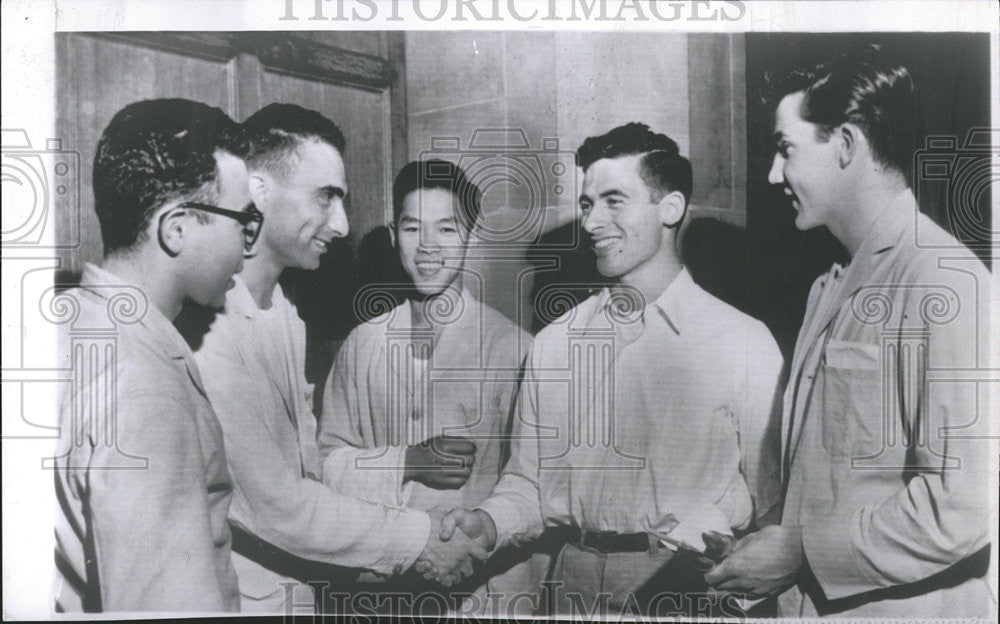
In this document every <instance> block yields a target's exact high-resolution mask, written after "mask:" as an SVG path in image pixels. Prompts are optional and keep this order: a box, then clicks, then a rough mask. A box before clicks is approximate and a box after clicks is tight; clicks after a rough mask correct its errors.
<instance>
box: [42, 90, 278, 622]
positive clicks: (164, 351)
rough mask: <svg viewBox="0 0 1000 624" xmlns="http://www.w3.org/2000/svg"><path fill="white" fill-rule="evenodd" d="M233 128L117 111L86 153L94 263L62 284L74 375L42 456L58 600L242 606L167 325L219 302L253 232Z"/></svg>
mask: <svg viewBox="0 0 1000 624" xmlns="http://www.w3.org/2000/svg"><path fill="white" fill-rule="evenodd" d="M242 153H243V145H242V138H241V131H240V128H239V126H238V125H237V124H236V123H235V122H234V121H233V120H231V119H230V118H229V117H227V116H226V115H225V114H224V113H223V112H222V111H220V110H219V109H217V108H210V107H208V106H206V105H204V104H200V103H197V102H191V101H188V100H180V99H172V100H149V101H144V102H137V103H134V104H130V105H128V106H126V107H125V108H123V109H122V110H121V111H119V112H118V113H117V114H116V115H115V116H114V118H113V119H112V120H111V122H110V123H109V124H108V126H107V128H105V130H104V132H103V134H102V135H101V139H100V142H99V143H98V147H97V153H96V156H95V157H94V200H95V209H96V211H97V217H98V220H99V221H100V225H101V235H102V237H103V239H104V260H103V261H102V263H101V266H100V267H97V266H93V265H89V264H88V265H87V266H86V268H85V269H84V272H83V277H82V279H81V284H80V287H79V288H77V289H74V290H70V291H68V292H66V293H63V294H61V295H58V298H59V299H58V300H57V301H61V302H62V303H64V304H66V306H67V307H66V308H63V309H73V311H74V313H75V315H74V316H73V318H72V319H71V321H69V322H67V323H66V324H64V325H62V326H61V330H62V335H61V339H62V345H63V346H64V347H65V348H66V349H67V351H68V352H71V356H70V358H71V362H70V366H68V367H67V368H72V369H73V371H74V381H73V384H72V386H71V387H70V388H69V389H68V390H67V391H66V392H65V394H64V395H63V397H62V399H61V400H60V403H59V424H60V441H59V444H60V453H61V454H60V455H59V456H58V457H57V458H56V460H55V462H54V468H55V470H56V473H55V483H56V494H57V498H58V501H59V510H60V513H59V516H58V519H57V522H56V567H57V569H58V574H59V587H58V594H57V599H56V610H57V611H60V612H65V611H86V612H98V611H189V610H190V611H238V610H239V594H238V593H237V588H236V574H235V572H234V570H233V565H232V562H231V561H230V545H231V537H230V532H229V528H228V526H227V524H226V514H227V512H228V511H229V504H230V500H231V497H232V488H233V484H232V481H231V479H230V475H229V472H228V471H227V468H226V455H225V451H224V448H223V440H222V432H221V430H220V429H219V421H218V420H217V419H216V416H215V413H214V412H213V410H212V405H211V404H210V403H209V400H208V398H207V396H206V394H205V391H204V389H203V387H202V382H201V376H200V374H199V372H198V367H197V365H196V364H195V361H194V357H193V356H192V354H191V351H190V349H189V348H188V347H187V345H186V344H185V343H184V340H183V339H182V338H181V336H180V334H178V332H177V330H176V329H175V328H174V327H173V325H171V321H172V320H173V319H174V317H176V316H177V314H178V313H179V312H180V310H181V305H182V303H183V302H184V301H185V300H188V299H189V300H192V301H194V302H197V303H199V304H201V305H206V306H211V307H219V306H221V305H222V303H223V301H225V298H226V290H227V289H228V288H230V287H231V286H232V285H233V280H232V279H231V278H232V276H233V274H234V273H236V272H238V271H239V270H240V268H241V267H242V265H243V253H244V252H245V251H247V250H249V249H250V248H251V246H252V245H253V243H254V240H255V239H256V236H257V234H258V233H259V232H260V226H261V217H260V214H259V213H258V212H257V211H256V210H255V209H254V208H253V204H251V203H250V196H249V194H248V192H247V170H246V165H245V164H244V163H243V161H242V160H241V157H240V155H241V154H242Z"/></svg>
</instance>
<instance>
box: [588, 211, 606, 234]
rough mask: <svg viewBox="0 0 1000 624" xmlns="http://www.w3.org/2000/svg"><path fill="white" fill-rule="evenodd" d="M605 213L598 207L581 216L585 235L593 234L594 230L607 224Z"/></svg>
mask: <svg viewBox="0 0 1000 624" xmlns="http://www.w3.org/2000/svg"><path fill="white" fill-rule="evenodd" d="M607 217H608V215H607V211H606V210H605V209H603V208H602V207H601V206H600V205H597V206H593V207H591V209H590V211H588V212H585V213H584V215H583V220H582V224H583V229H584V231H585V232H587V234H593V233H594V231H595V230H597V229H598V228H600V227H601V226H603V225H604V224H605V223H607V220H608V219H607Z"/></svg>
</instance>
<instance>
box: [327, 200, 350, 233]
mask: <svg viewBox="0 0 1000 624" xmlns="http://www.w3.org/2000/svg"><path fill="white" fill-rule="evenodd" d="M326 227H327V229H328V230H330V232H331V233H332V234H333V236H334V238H344V237H345V236H347V234H348V233H349V232H350V231H351V228H350V225H348V223H347V213H345V212H344V202H343V201H341V200H339V199H338V200H337V201H335V202H333V206H332V207H331V208H330V216H329V217H328V218H327V221H326Z"/></svg>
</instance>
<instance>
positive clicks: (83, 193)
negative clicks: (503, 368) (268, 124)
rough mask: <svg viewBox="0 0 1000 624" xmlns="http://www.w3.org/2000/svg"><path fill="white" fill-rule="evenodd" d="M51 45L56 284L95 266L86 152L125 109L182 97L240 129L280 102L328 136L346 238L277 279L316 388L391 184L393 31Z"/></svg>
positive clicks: (63, 36) (399, 80)
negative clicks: (72, 192) (317, 122)
mask: <svg viewBox="0 0 1000 624" xmlns="http://www.w3.org/2000/svg"><path fill="white" fill-rule="evenodd" d="M56 46H57V48H56V49H57V56H56V62H57V68H56V70H57V84H58V85H59V87H58V89H59V93H58V108H57V125H58V129H59V135H60V138H61V139H62V145H63V148H64V149H70V150H73V151H76V152H77V153H78V154H79V161H80V167H79V171H78V172H77V174H78V176H79V180H78V183H79V201H78V202H77V203H76V204H74V205H72V206H69V205H67V206H65V207H64V208H62V209H60V210H59V211H58V213H57V237H59V239H60V242H68V241H70V240H71V237H72V241H73V242H74V243H76V241H77V240H78V241H79V244H74V245H73V246H71V247H69V248H67V249H65V250H63V257H62V266H63V268H64V272H63V273H62V274H61V275H60V276H59V278H58V279H59V280H60V281H61V282H64V283H65V282H72V281H73V279H74V277H75V276H78V275H79V273H80V271H81V270H82V268H83V264H84V263H85V262H96V261H98V260H100V258H101V254H102V249H103V248H102V244H101V237H100V228H99V226H98V222H97V217H96V215H95V214H94V210H93V191H92V186H91V175H92V163H93V154H94V150H95V148H96V146H97V141H98V138H99V137H100V134H101V131H102V130H103V129H104V127H105V126H106V125H107V123H108V122H109V121H110V120H111V117H112V116H113V115H114V114H115V113H116V112H117V111H118V110H119V109H121V108H122V107H123V106H125V105H126V104H128V103H130V102H134V101H137V100H142V99H150V98H159V97H183V98H189V99H192V100H197V101H201V102H205V103H206V104H209V105H211V106H217V107H219V108H221V109H222V110H224V111H226V112H227V113H229V115H230V116H232V117H233V118H234V119H236V120H237V121H242V120H244V119H246V118H247V117H248V116H250V115H251V114H253V113H254V112H255V111H257V110H258V109H260V108H261V107H262V106H265V105H267V104H269V103H271V102H291V103H295V104H299V105H301V106H304V107H306V108H311V109H315V110H317V111H319V112H321V113H323V114H324V115H326V116H327V117H329V118H330V119H332V120H333V121H334V122H335V123H336V124H337V125H338V126H339V127H340V129H341V130H342V131H343V133H344V135H345V137H346V139H347V149H346V153H345V154H344V156H345V163H346V167H347V176H348V186H349V190H350V194H349V201H348V206H349V209H348V213H349V214H348V219H349V221H350V226H351V235H350V237H349V238H348V239H347V240H346V241H343V244H342V245H340V246H336V247H335V248H334V249H332V250H331V251H330V252H328V253H327V254H326V256H325V257H324V259H323V263H322V266H321V268H320V270H319V271H316V272H311V273H308V274H307V273H297V272H294V271H290V272H286V275H285V276H283V278H282V283H283V285H284V286H285V287H286V288H287V289H288V290H289V291H291V294H292V296H293V297H294V298H296V300H297V303H298V304H299V309H300V314H301V315H302V316H303V318H305V319H306V321H307V325H308V328H309V334H310V362H309V366H308V368H309V371H310V377H314V378H322V377H323V376H324V375H325V372H326V369H327V368H328V366H329V361H330V360H331V358H332V352H333V348H334V347H335V346H336V344H337V343H338V341H339V339H341V338H343V337H344V336H345V335H346V332H347V331H349V330H350V329H351V327H353V325H354V324H356V323H357V321H358V320H359V319H358V318H357V315H356V314H354V306H353V293H354V292H355V291H356V288H357V287H358V285H359V284H360V280H361V278H360V277H359V269H358V266H359V264H358V261H357V254H358V251H359V248H360V247H361V246H362V243H363V242H365V241H371V240H372V239H379V238H380V234H381V233H382V232H383V231H384V226H385V225H386V224H387V223H388V221H389V219H390V217H391V207H390V196H391V182H392V175H393V173H394V172H395V171H396V170H398V169H399V167H401V166H402V165H403V164H405V159H406V155H407V146H406V136H407V129H406V96H405V75H404V59H403V49H404V46H403V35H402V33H396V32H376V31H371V32H348V33H331V32H316V33H301V34H290V33H270V32H260V33H220V32H213V33H207V32H206V33H199V32H177V33H60V34H58V35H57V38H56ZM77 231H78V232H79V233H77ZM366 244H367V243H366Z"/></svg>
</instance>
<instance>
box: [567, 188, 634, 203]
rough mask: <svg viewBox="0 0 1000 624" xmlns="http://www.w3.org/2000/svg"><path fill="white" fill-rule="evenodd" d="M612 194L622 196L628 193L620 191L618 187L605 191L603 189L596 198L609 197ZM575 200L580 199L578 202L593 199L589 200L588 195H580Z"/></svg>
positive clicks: (626, 195)
mask: <svg viewBox="0 0 1000 624" xmlns="http://www.w3.org/2000/svg"><path fill="white" fill-rule="evenodd" d="M612 195H621V196H622V197H628V193H626V192H625V191H620V190H618V189H609V190H607V191H604V192H603V193H601V194H600V195H598V196H597V197H598V199H603V198H605V197H611V196H612ZM577 201H580V202H584V201H588V202H589V201H593V200H591V198H590V196H589V195H580V198H579V199H578V200H577Z"/></svg>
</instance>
